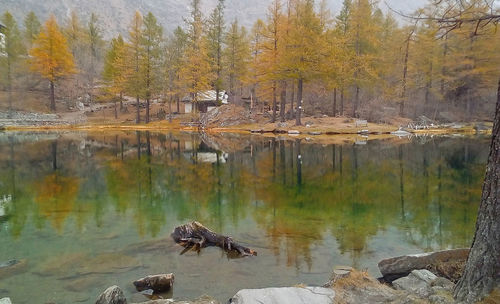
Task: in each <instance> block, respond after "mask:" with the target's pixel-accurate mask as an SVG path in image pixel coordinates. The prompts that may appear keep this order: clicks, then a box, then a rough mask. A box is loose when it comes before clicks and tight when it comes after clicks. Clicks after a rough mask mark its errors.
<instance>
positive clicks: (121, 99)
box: [120, 91, 123, 111]
mask: <svg viewBox="0 0 500 304" xmlns="http://www.w3.org/2000/svg"><path fill="white" fill-rule="evenodd" d="M122 110H123V92H121V91H120V111H122Z"/></svg>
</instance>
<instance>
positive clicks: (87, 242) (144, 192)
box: [0, 132, 490, 304]
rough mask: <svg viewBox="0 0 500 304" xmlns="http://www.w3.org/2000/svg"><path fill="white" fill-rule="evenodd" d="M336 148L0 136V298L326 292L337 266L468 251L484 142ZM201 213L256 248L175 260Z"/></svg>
mask: <svg viewBox="0 0 500 304" xmlns="http://www.w3.org/2000/svg"><path fill="white" fill-rule="evenodd" d="M335 141H336V142H337V144H327V143H321V142H317V141H316V140H310V141H308V140H305V139H303V140H299V139H293V138H290V137H287V138H266V137H262V136H250V135H234V134H208V135H207V134H203V135H198V134H189V133H176V134H171V133H166V134H160V133H147V132H144V133H140V132H121V133H85V132H63V133H50V132H48V133H29V132H19V133H8V132H3V133H2V132H0V264H1V263H3V262H7V261H10V260H13V259H16V260H18V261H20V262H19V264H17V265H16V266H15V267H11V268H8V269H7V268H3V269H0V298H2V297H7V296H8V297H10V298H11V299H12V301H13V303H15V304H21V303H61V304H62V303H94V302H95V300H96V298H97V296H98V295H99V294H100V293H101V292H102V291H103V290H104V289H106V288H107V287H109V286H111V285H115V284H116V285H119V286H120V287H122V289H123V290H124V291H125V293H126V296H127V297H128V299H129V302H141V301H146V300H147V298H146V297H145V296H143V295H141V294H138V293H136V292H135V291H134V288H133V286H132V284H131V282H132V281H134V280H136V279H138V278H141V277H144V276H146V275H148V274H157V273H170V272H173V273H175V276H176V278H175V286H174V290H173V293H171V294H169V295H166V296H173V297H174V298H176V299H189V298H195V297H199V296H202V295H205V294H206V295H211V296H213V297H215V298H217V299H219V300H221V301H226V300H227V299H228V298H229V297H231V296H232V295H234V294H235V293H236V292H237V291H238V290H239V289H243V288H260V287H269V286H291V285H295V284H300V283H305V284H310V285H321V284H323V283H324V282H326V281H327V280H328V278H329V276H330V273H331V270H332V268H333V267H334V266H336V265H350V266H353V267H356V268H358V269H366V270H368V271H369V272H370V273H371V274H372V275H373V276H379V275H380V274H379V272H378V269H377V263H378V262H379V261H380V260H381V259H383V258H387V257H392V256H397V255H402V254H407V253H419V252H423V251H433V250H438V249H448V248H461V247H467V246H469V245H470V243H471V241H472V237H473V235H474V228H475V218H476V214H477V209H478V206H479V200H480V196H481V186H482V180H483V176H484V171H485V165H486V160H487V156H488V153H489V142H490V139H489V138H488V137H460V136H446V137H420V138H412V139H408V138H401V139H398V138H393V139H386V140H373V141H369V142H365V141H364V140H363V139H362V138H361V137H360V139H359V140H358V141H357V142H356V143H352V142H348V141H345V142H344V141H343V140H342V138H336V139H335ZM193 220H197V221H199V222H201V223H202V224H204V225H205V226H207V227H208V228H210V229H212V230H214V231H216V232H219V233H221V234H225V235H230V236H232V237H233V239H234V240H235V241H237V242H239V243H241V244H243V245H245V246H247V247H250V248H252V249H254V250H256V251H257V252H258V256H256V257H246V258H234V257H233V256H230V255H227V254H226V253H225V252H223V251H222V250H220V249H219V248H217V247H209V248H205V249H203V250H202V251H201V252H199V253H197V252H195V251H188V252H187V253H185V254H182V255H181V254H180V253H181V252H182V249H183V248H182V247H181V246H179V245H177V244H175V243H174V241H173V240H172V239H171V238H170V233H171V232H172V230H173V229H174V227H176V226H179V225H182V224H185V223H187V222H190V221H193Z"/></svg>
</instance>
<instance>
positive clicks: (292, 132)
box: [288, 130, 300, 135]
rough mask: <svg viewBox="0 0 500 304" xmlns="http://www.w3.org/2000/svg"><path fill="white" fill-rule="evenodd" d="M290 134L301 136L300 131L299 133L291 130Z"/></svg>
mask: <svg viewBox="0 0 500 304" xmlns="http://www.w3.org/2000/svg"><path fill="white" fill-rule="evenodd" d="M288 134H290V135H299V134H300V131H297V130H290V131H288Z"/></svg>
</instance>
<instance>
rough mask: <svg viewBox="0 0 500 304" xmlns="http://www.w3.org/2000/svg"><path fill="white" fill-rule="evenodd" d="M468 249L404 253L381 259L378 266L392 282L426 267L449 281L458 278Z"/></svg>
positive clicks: (385, 277) (386, 278)
mask: <svg viewBox="0 0 500 304" xmlns="http://www.w3.org/2000/svg"><path fill="white" fill-rule="evenodd" d="M468 255H469V249H454V250H445V251H437V252H430V253H423V254H414V255H405V256H400V257H395V258H390V259H385V260H382V261H380V262H379V263H378V268H379V270H380V272H381V273H382V275H383V276H384V279H385V280H386V281H388V282H392V281H394V280H396V279H398V278H401V277H405V276H407V275H408V274H410V272H412V271H413V270H416V269H427V270H430V271H431V272H432V273H434V274H435V275H438V276H442V277H445V278H447V279H450V280H451V281H455V280H457V279H459V278H460V276H461V273H462V271H463V266H464V265H465V261H466V260H467V256H468Z"/></svg>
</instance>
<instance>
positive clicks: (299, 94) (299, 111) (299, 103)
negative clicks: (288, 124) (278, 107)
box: [295, 78, 304, 126]
mask: <svg viewBox="0 0 500 304" xmlns="http://www.w3.org/2000/svg"><path fill="white" fill-rule="evenodd" d="M303 85H304V80H303V79H302V78H300V79H299V85H298V89H297V113H296V116H295V117H296V121H295V125H296V126H301V125H302V122H301V120H300V116H301V114H302V89H303Z"/></svg>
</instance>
